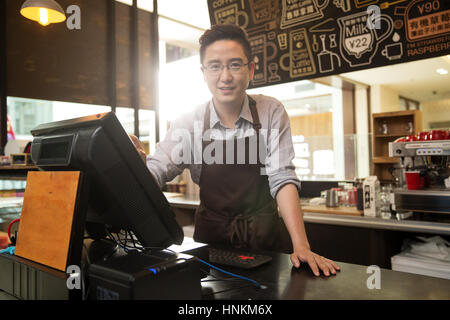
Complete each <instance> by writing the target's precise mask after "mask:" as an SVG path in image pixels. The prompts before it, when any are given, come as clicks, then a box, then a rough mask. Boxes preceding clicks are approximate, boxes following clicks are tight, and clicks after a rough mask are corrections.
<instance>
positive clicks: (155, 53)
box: [151, 0, 159, 142]
mask: <svg viewBox="0 0 450 320" xmlns="http://www.w3.org/2000/svg"><path fill="white" fill-rule="evenodd" d="M151 48H152V55H151V56H152V59H153V94H152V97H153V110H154V112H155V141H156V142H159V28H158V0H153V26H152V33H151Z"/></svg>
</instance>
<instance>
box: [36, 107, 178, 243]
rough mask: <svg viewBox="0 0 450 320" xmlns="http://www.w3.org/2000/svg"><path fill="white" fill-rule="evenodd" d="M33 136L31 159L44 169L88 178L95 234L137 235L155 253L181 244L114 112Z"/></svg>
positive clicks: (172, 219)
mask: <svg viewBox="0 0 450 320" xmlns="http://www.w3.org/2000/svg"><path fill="white" fill-rule="evenodd" d="M31 134H32V135H33V137H34V139H33V142H32V146H31V158H32V160H33V162H34V163H35V164H36V165H37V166H38V167H39V168H40V169H41V170H53V171H57V170H77V171H82V172H83V174H85V176H86V177H87V179H88V181H89V203H88V212H87V217H86V226H87V227H88V226H89V228H90V230H92V231H91V232H92V233H94V231H93V230H97V231H98V230H106V229H108V230H109V231H112V232H118V230H127V231H132V232H133V233H134V235H135V236H136V238H137V240H138V241H139V242H140V244H141V245H142V246H143V247H152V248H155V247H156V248H161V249H163V248H167V247H169V246H170V245H172V244H181V243H182V241H183V236H184V235H183V230H182V229H181V227H180V226H179V224H178V223H177V221H176V219H175V214H174V212H173V211H172V209H171V207H170V205H169V203H168V201H167V199H166V197H165V196H164V194H163V193H162V192H161V190H160V188H159V186H158V184H157V183H156V181H155V180H154V178H153V175H152V174H151V173H150V171H149V170H148V168H147V167H146V165H145V163H144V162H143V161H142V159H141V158H140V156H139V154H138V152H137V151H136V149H135V147H134V144H133V143H132V141H131V139H130V137H129V136H128V134H127V133H126V132H125V130H124V128H123V127H122V125H121V124H120V122H119V120H118V119H117V117H116V115H115V114H114V113H113V112H108V113H102V114H96V115H92V116H87V117H82V118H76V119H70V120H64V121H57V122H51V123H47V124H42V125H39V126H37V127H36V128H35V129H33V130H31ZM88 232H89V229H88ZM101 234H102V232H100V233H99V234H97V235H95V236H94V237H101Z"/></svg>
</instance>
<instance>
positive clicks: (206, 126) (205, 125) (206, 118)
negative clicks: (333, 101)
mask: <svg viewBox="0 0 450 320" xmlns="http://www.w3.org/2000/svg"><path fill="white" fill-rule="evenodd" d="M247 97H248V106H249V107H250V113H251V115H252V120H253V129H255V130H256V133H259V129H261V123H260V122H259V116H258V111H257V110H256V101H255V100H254V99H253V98H252V97H250V96H247ZM210 123H211V111H210V105H209V104H208V106H207V107H206V110H205V116H204V117H203V135H204V134H205V132H206V130H208V129H209V128H210ZM208 138H209V137H208ZM208 140H209V139H208Z"/></svg>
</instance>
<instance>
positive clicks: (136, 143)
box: [129, 134, 147, 162]
mask: <svg viewBox="0 0 450 320" xmlns="http://www.w3.org/2000/svg"><path fill="white" fill-rule="evenodd" d="M129 136H130V139H131V141H133V144H134V146H135V148H136V150H137V152H138V153H139V156H140V157H141V159H142V160H143V161H144V162H145V161H146V159H147V154H146V153H145V151H144V148H143V147H142V144H141V142H140V141H139V139H138V137H136V136H135V135H133V134H129Z"/></svg>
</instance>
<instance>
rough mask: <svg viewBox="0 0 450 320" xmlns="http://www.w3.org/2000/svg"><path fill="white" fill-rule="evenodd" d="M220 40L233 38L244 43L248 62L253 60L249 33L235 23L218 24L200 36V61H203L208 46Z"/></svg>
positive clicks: (243, 46)
mask: <svg viewBox="0 0 450 320" xmlns="http://www.w3.org/2000/svg"><path fill="white" fill-rule="evenodd" d="M219 40H233V41H236V42H238V43H240V44H241V45H242V48H243V49H244V53H245V56H246V57H247V59H248V62H250V61H252V51H251V47H250V42H249V40H248V37H247V33H246V32H245V31H244V30H243V29H242V28H240V27H238V26H237V25H234V24H218V25H214V26H212V27H211V29H209V30H206V31H205V33H203V35H202V36H201V37H200V39H199V42H200V63H203V59H204V58H205V51H206V48H207V47H208V46H209V45H211V44H213V43H214V42H216V41H219Z"/></svg>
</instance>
